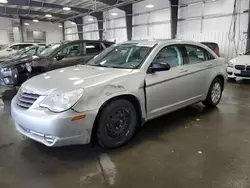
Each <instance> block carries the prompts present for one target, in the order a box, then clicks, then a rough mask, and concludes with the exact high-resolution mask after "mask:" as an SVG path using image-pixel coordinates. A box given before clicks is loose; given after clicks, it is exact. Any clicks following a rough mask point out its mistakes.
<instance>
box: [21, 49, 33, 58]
mask: <svg viewBox="0 0 250 188" xmlns="http://www.w3.org/2000/svg"><path fill="white" fill-rule="evenodd" d="M33 55H36V48H30V49H29V50H28V51H26V52H25V53H23V54H22V55H21V57H25V56H33Z"/></svg>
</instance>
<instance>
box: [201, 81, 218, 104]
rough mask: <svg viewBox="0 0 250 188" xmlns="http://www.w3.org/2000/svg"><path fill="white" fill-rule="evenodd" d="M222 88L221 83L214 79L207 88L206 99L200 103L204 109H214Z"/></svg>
mask: <svg viewBox="0 0 250 188" xmlns="http://www.w3.org/2000/svg"><path fill="white" fill-rule="evenodd" d="M222 87H223V86H222V81H221V80H220V79H219V78H216V79H214V81H213V82H212V84H211V86H210V88H209V91H208V95H207V98H206V100H205V101H203V102H202V103H203V104H204V105H205V106H206V107H210V108H211V107H216V106H217V105H218V104H219V102H220V100H221V96H222Z"/></svg>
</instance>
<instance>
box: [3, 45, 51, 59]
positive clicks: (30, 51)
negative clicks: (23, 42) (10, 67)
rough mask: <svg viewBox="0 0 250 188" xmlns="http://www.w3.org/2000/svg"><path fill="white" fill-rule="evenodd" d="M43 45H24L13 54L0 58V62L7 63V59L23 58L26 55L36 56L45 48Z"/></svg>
mask: <svg viewBox="0 0 250 188" xmlns="http://www.w3.org/2000/svg"><path fill="white" fill-rule="evenodd" d="M45 47H46V46H39V45H35V46H29V47H25V48H23V49H21V50H18V51H17V52H15V53H14V54H11V55H9V56H7V57H2V58H0V64H1V63H2V62H5V64H8V62H9V61H13V60H18V59H20V58H24V57H27V56H37V55H39V54H40V53H41V52H42V51H43V50H44V49H45Z"/></svg>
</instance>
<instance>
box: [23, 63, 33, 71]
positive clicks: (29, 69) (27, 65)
mask: <svg viewBox="0 0 250 188" xmlns="http://www.w3.org/2000/svg"><path fill="white" fill-rule="evenodd" d="M25 67H26V69H27V71H28V72H31V71H32V67H31V65H30V63H25Z"/></svg>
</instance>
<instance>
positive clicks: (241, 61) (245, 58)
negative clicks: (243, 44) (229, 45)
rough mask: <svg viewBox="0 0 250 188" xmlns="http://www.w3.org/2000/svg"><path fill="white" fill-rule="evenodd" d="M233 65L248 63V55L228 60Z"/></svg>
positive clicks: (249, 56)
mask: <svg viewBox="0 0 250 188" xmlns="http://www.w3.org/2000/svg"><path fill="white" fill-rule="evenodd" d="M230 62H232V63H233V64H234V65H250V55H242V56H238V57H236V58H234V59H232V60H230Z"/></svg>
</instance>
